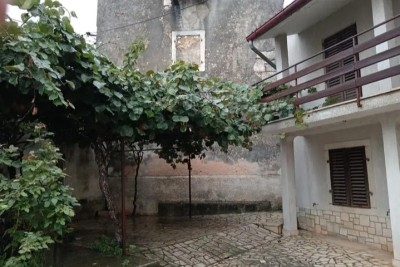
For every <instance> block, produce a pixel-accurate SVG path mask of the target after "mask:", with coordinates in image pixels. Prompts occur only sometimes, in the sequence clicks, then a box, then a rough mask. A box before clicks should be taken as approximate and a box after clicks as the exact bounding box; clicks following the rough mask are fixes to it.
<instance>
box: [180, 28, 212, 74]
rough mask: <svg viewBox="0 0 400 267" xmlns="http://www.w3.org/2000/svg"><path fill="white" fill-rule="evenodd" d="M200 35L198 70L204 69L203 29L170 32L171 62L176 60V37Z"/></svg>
mask: <svg viewBox="0 0 400 267" xmlns="http://www.w3.org/2000/svg"><path fill="white" fill-rule="evenodd" d="M196 35H197V36H200V65H199V70H200V71H205V70H206V54H205V52H206V44H205V31H173V32H172V63H175V62H176V60H177V59H176V39H177V37H178V36H196Z"/></svg>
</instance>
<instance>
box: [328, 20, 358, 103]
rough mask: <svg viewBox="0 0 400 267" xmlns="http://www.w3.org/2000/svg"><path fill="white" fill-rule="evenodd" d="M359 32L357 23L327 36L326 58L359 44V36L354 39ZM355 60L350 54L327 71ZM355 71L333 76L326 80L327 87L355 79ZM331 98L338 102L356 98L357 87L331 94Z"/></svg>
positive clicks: (331, 65) (330, 66)
mask: <svg viewBox="0 0 400 267" xmlns="http://www.w3.org/2000/svg"><path fill="white" fill-rule="evenodd" d="M356 34H357V27H356V24H353V25H351V26H350V27H347V28H346V29H344V30H342V31H340V32H338V33H336V34H334V35H332V36H330V37H328V38H326V39H325V40H324V42H323V49H324V50H326V51H325V58H328V57H331V56H334V55H336V54H338V53H340V52H342V51H344V50H346V49H348V48H351V47H353V46H354V45H355V44H357V38H356V39H355V42H354V41H353V38H351V37H352V36H354V35H356ZM353 62H354V56H349V57H347V58H345V59H342V60H339V61H336V62H334V63H332V64H330V65H328V66H327V67H326V72H327V73H329V72H331V71H334V70H336V69H338V68H341V67H343V66H346V65H347V64H352V63H353ZM355 75H356V73H355V72H349V73H346V74H344V75H342V76H338V77H335V78H332V79H330V80H328V81H327V82H326V85H327V87H333V86H336V85H339V84H341V83H344V82H347V81H350V80H353V79H354V78H355ZM330 97H331V98H335V99H336V101H337V102H340V101H345V100H350V99H354V98H356V89H351V90H347V91H344V92H340V93H337V94H334V95H332V96H330Z"/></svg>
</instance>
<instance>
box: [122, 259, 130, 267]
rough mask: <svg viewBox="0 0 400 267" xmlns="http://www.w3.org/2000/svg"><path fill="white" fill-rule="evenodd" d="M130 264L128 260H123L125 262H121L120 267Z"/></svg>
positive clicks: (126, 266)
mask: <svg viewBox="0 0 400 267" xmlns="http://www.w3.org/2000/svg"><path fill="white" fill-rule="evenodd" d="M130 263H131V261H130V260H128V259H125V260H123V261H122V263H121V266H122V267H128V266H129V264H130Z"/></svg>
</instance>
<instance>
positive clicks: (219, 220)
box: [78, 212, 392, 267]
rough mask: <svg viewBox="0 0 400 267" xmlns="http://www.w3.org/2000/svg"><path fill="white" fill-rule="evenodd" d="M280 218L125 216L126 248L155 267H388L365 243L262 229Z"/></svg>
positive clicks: (103, 224)
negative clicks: (127, 239)
mask: <svg viewBox="0 0 400 267" xmlns="http://www.w3.org/2000/svg"><path fill="white" fill-rule="evenodd" d="M279 220H281V214H280V213H268V212H262V213H246V214H231V215H210V216H195V217H193V218H192V220H189V219H188V218H157V217H138V218H135V219H134V220H128V222H129V227H128V235H129V244H134V246H131V247H130V252H132V253H134V254H136V255H140V256H143V257H145V258H147V259H149V260H153V261H157V262H158V263H159V265H160V266H199V267H200V266H215V267H216V266H282V267H283V266H296V267H297V266H299V267H302V266H336V267H339V266H377V267H378V266H379V267H383V266H391V265H390V264H389V263H390V262H391V257H392V255H391V254H390V253H387V252H385V251H380V250H376V249H375V248H371V247H368V246H365V245H361V244H356V243H351V242H349V241H345V240H341V239H338V238H332V237H326V236H318V235H313V234H311V233H308V232H305V231H300V235H299V236H295V237H281V236H280V235H278V234H275V233H272V232H271V231H269V230H266V229H265V228H268V227H267V226H266V225H267V224H268V223H270V222H275V221H279ZM84 225H86V226H87V227H90V229H91V231H93V230H95V229H94V228H96V227H98V229H97V230H100V229H105V228H109V226H110V224H109V222H108V221H105V220H97V221H96V223H94V222H93V221H91V223H87V224H84ZM88 229H89V228H88ZM88 229H86V230H88ZM109 230H110V229H109ZM79 232H81V233H85V232H86V233H87V231H85V230H84V229H83V228H81V229H80V231H78V233H79ZM81 238H82V239H85V237H81Z"/></svg>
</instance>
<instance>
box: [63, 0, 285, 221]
mask: <svg viewBox="0 0 400 267" xmlns="http://www.w3.org/2000/svg"><path fill="white" fill-rule="evenodd" d="M134 2H135V3H132V1H129V0H118V1H109V0H99V1H98V21H97V27H98V30H97V43H96V44H97V46H98V48H99V50H100V51H102V52H103V53H104V54H105V55H107V56H108V57H109V58H110V59H111V60H113V61H114V62H116V63H121V62H122V59H123V55H124V54H125V53H126V51H127V49H128V47H129V46H130V44H131V42H132V41H133V40H134V39H135V38H136V37H139V36H141V37H144V39H145V40H146V50H145V52H144V53H143V55H142V56H141V57H140V59H139V61H138V68H139V69H140V70H142V71H144V72H145V71H147V70H148V69H154V70H162V69H165V68H167V67H168V66H169V65H170V64H171V63H172V60H173V59H172V57H173V52H174V53H175V56H176V57H177V59H179V57H180V56H183V58H185V57H186V58H188V59H190V58H193V57H194V59H195V62H197V61H196V60H198V58H196V56H197V52H199V53H200V54H202V53H204V61H205V62H201V61H199V62H197V63H201V64H202V63H204V71H203V72H202V75H208V76H218V77H220V78H223V79H227V80H232V81H235V82H239V83H247V84H250V83H253V82H256V81H259V80H260V79H261V78H265V77H266V76H268V75H270V74H272V73H273V71H274V70H273V69H271V67H270V66H269V65H267V64H266V63H265V62H263V61H262V60H261V59H260V58H259V57H257V56H256V54H255V53H254V52H253V51H251V50H250V48H249V46H248V44H247V42H246V39H245V38H246V36H247V35H248V34H250V33H251V31H253V30H254V29H255V28H256V27H258V26H260V25H261V24H263V23H264V22H265V21H266V20H268V19H269V18H270V17H272V16H273V15H274V14H275V13H277V12H278V11H279V10H280V9H281V8H282V2H283V1H282V0H254V1H248V2H246V3H245V2H243V1H240V0H218V1H200V0H172V1H162V0H135V1H134ZM197 33H199V34H200V35H198V36H200V37H201V40H199V39H198V37H197V35H190V34H197ZM203 33H204V35H202V34H203ZM174 36H175V42H174ZM176 36H184V37H179V38H177V37H176ZM185 36H186V37H185ZM190 36H192V37H193V38H192V37H190ZM199 41H200V43H199ZM255 46H256V47H258V48H259V49H260V50H261V51H263V52H265V53H266V54H267V55H268V57H270V58H271V59H273V57H274V53H273V50H274V44H273V42H271V41H268V40H260V41H257V42H256V43H255ZM197 48H199V49H200V50H199V51H197V50H196V49H197ZM174 49H175V51H174ZM185 49H186V50H187V51H186V50H185ZM253 141H254V146H253V150H252V151H248V150H246V149H241V148H231V149H230V151H229V153H228V154H224V153H222V152H220V151H219V150H218V148H216V150H214V151H207V153H206V154H207V157H206V158H205V159H204V160H201V161H200V160H195V161H193V162H192V165H193V172H192V175H193V183H192V191H193V194H192V197H193V201H196V202H201V203H206V202H210V203H211V202H212V203H215V202H219V203H224V202H225V203H228V202H229V203H234V202H238V203H239V202H240V203H243V202H266V203H270V204H271V206H272V207H273V208H275V209H276V208H279V207H280V206H281V197H280V191H281V190H280V164H279V146H278V142H279V140H278V139H277V138H273V137H270V136H268V135H266V134H260V135H257V136H255V137H254V138H253ZM85 155H86V158H84V157H85ZM67 165H68V166H67V169H70V170H69V171H68V173H69V177H68V178H67V179H66V181H67V183H68V184H70V185H72V187H74V188H75V191H74V195H75V196H76V197H78V198H79V199H81V200H82V207H81V209H82V210H83V213H84V215H87V216H91V215H93V214H95V213H96V212H97V211H99V210H102V209H104V200H103V199H102V196H101V193H100V192H99V189H98V182H97V168H95V163H94V159H93V152H92V151H90V150H85V151H77V150H74V151H72V152H71V153H69V157H67ZM88 170H90V171H91V173H87V171H88ZM134 170H135V165H134V164H133V163H129V162H128V165H127V167H126V170H125V171H126V174H127V178H128V179H127V189H126V190H127V198H126V203H127V211H128V212H129V211H131V210H132V200H133V192H134V181H133V177H134ZM109 174H110V184H111V189H112V192H113V195H115V199H116V204H117V205H118V204H119V201H118V200H119V192H120V179H119V177H120V163H119V156H118V155H116V156H115V157H114V159H113V162H112V164H111V166H110V168H109ZM88 196H89V197H88ZM167 201H178V202H186V201H188V178H187V168H186V166H184V165H178V166H177V168H176V169H173V168H172V167H171V166H170V165H169V164H167V163H165V161H164V160H161V159H159V158H158V156H157V155H156V154H153V153H147V154H146V155H145V158H144V161H143V164H142V166H141V168H140V173H139V180H138V203H137V204H138V206H137V208H138V209H137V212H138V214H145V215H154V214H157V213H158V203H160V202H167Z"/></svg>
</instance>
